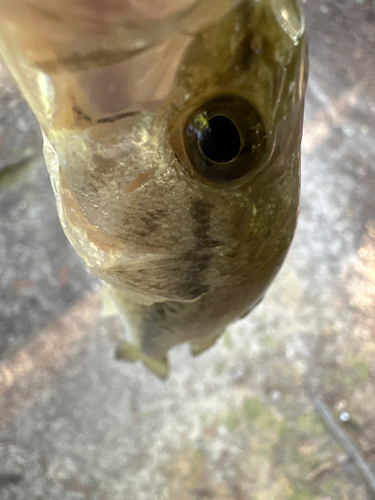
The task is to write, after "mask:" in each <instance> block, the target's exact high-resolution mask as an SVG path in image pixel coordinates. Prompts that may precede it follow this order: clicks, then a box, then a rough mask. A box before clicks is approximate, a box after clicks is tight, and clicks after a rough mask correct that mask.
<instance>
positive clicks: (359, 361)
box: [0, 0, 375, 500]
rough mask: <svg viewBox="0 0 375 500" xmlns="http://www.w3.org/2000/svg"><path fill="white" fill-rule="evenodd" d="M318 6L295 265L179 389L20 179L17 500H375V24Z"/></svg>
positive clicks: (15, 287) (8, 470)
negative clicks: (127, 358)
mask: <svg viewBox="0 0 375 500" xmlns="http://www.w3.org/2000/svg"><path fill="white" fill-rule="evenodd" d="M305 7H306V15H307V25H308V31H309V37H310V65H311V72H310V74H311V78H310V87H309V92H308V96H307V105H306V120H305V136H304V143H303V175H302V202H301V216H300V222H299V226H298V231H297V234H296V238H295V240H294V243H293V246H292V249H291V251H290V253H289V256H288V258H287V261H286V263H285V265H284V267H283V269H282V271H281V273H280V274H279V276H278V277H277V279H276V281H275V283H274V284H273V286H272V287H271V289H270V291H269V293H268V294H267V297H266V299H265V300H264V301H263V303H262V304H261V305H260V306H259V307H258V308H257V309H256V311H255V312H254V313H253V314H252V315H251V316H249V317H248V318H246V319H244V320H242V321H239V322H237V323H236V324H235V325H233V326H232V327H231V328H230V329H229V330H228V332H227V333H226V334H225V335H224V336H223V337H222V338H221V340H220V341H219V342H218V343H217V345H215V346H214V347H213V348H212V349H210V350H209V351H207V352H206V353H204V354H203V355H201V356H199V357H196V358H193V357H192V356H191V355H190V353H189V352H188V349H187V348H186V346H181V347H179V348H177V349H175V350H174V351H173V352H172V353H171V364H172V371H171V375H170V376H169V378H168V379H167V381H165V382H162V381H160V380H158V379H157V378H155V377H154V376H153V375H152V374H150V373H149V372H147V371H146V369H145V368H144V367H143V366H142V365H141V364H134V365H131V364H123V363H119V362H117V361H116V360H115V359H114V349H115V346H116V344H117V342H118V341H119V340H120V339H121V337H122V330H121V328H122V327H121V323H120V320H119V318H117V317H104V316H103V315H102V314H101V305H102V302H103V299H102V295H101V293H100V290H99V289H98V282H97V280H96V279H95V278H94V277H92V276H91V275H89V274H88V273H87V272H86V271H85V270H84V268H83V266H82V264H81V262H80V261H79V259H78V257H77V256H76V255H75V253H74V251H73V249H72V248H71V247H70V246H69V244H68V243H67V242H66V240H65V239H64V235H63V233H62V231H61V229H60V227H59V225H58V221H57V216H56V213H55V209H54V200H53V195H52V192H51V189H50V186H49V184H48V177H47V173H46V171H45V170H44V168H43V162H42V160H41V159H37V160H35V161H34V162H33V163H31V164H30V163H29V164H27V165H25V166H21V167H18V169H16V170H14V169H13V170H12V169H7V171H6V172H5V173H4V174H2V176H1V178H0V183H1V185H0V217H1V218H0V238H1V251H0V271H1V292H0V293H1V295H0V328H1V334H0V351H1V358H2V362H1V364H0V499H1V500H47V499H48V500H55V499H56V500H57V499H58V500H81V499H82V500H99V499H100V500H107V499H109V500H150V499H157V500H175V499H178V500H180V499H181V500H205V499H219V500H260V499H267V500H273V499H275V500H276V499H277V500H284V499H285V500H297V499H298V500H310V499H311V500H312V499H314V500H344V499H345V500H346V499H348V500H349V499H356V500H357V499H358V500H362V499H363V500H365V499H366V500H367V499H368V500H373V499H374V498H375V493H374V492H373V491H371V484H370V482H369V480H368V478H367V479H366V478H365V476H364V474H363V470H361V468H360V467H358V464H359V463H360V461H359V460H358V456H360V457H361V458H362V459H363V461H364V462H365V463H366V464H367V466H368V467H369V470H370V472H371V473H373V472H372V467H373V465H374V466H375V419H374V415H375V361H374V360H375V356H374V354H375V341H374V340H375V312H374V304H375V194H374V188H375V141H374V136H375V119H374V113H375V85H374V81H375V57H374V53H375V50H374V49H375V15H374V9H373V4H372V2H358V3H356V2H354V0H332V1H327V0H319V1H318V0H308V1H307V2H306V3H305ZM319 401H323V403H324V405H325V407H323V410H325V409H327V410H328V411H329V414H330V415H331V417H332V418H333V421H334V422H335V425H336V426H337V429H339V430H340V431H342V432H343V433H344V436H345V439H346V440H347V442H350V443H351V444H352V446H353V448H354V450H355V451H354V452H352V451H350V449H349V448H350V447H349V448H348V447H347V446H345V442H344V443H343V442H340V438H339V437H338V436H339V435H340V434H337V433H334V432H332V429H331V428H330V426H329V425H328V423H327V421H324V418H322V417H324V411H323V410H322V406H319V404H318V403H317V402H319ZM348 450H349V451H348ZM356 453H357V454H359V455H356Z"/></svg>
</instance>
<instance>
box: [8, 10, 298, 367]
mask: <svg viewBox="0 0 375 500" xmlns="http://www.w3.org/2000/svg"><path fill="white" fill-rule="evenodd" d="M163 2H164V4H168V2H165V1H164V0H163ZM163 2H161V3H163ZM16 3H18V4H19V0H18V2H16ZM159 3H160V2H159ZM183 3H184V2H182V4H183ZM78 4H79V2H78V3H77V2H76V1H75V2H72V1H68V2H67V4H66V6H65V4H64V6H63V7H62V5H63V4H62V3H61V2H57V1H56V2H53V3H51V6H52V7H51V8H53V6H59V8H60V10H59V13H58V15H54V16H53V15H51V13H49V14H48V15H45V12H46V9H47V7H43V9H37V10H35V9H34V15H38V16H44V17H43V21H45V25H44V29H43V30H40V31H39V30H33V31H30V30H29V31H27V30H25V34H26V35H27V36H28V37H29V38H30V36H31V37H32V36H34V37H35V40H36V42H35V43H34V44H33V43H31V42H30V40H29V39H27V40H26V39H25V38H24V37H23V38H22V40H23V44H24V45H23V48H22V44H21V45H20V44H19V47H21V48H20V51H19V52H18V53H17V57H14V58H12V57H11V55H12V54H11V52H9V51H8V52H9V54H10V56H7V50H8V48H9V47H10V46H11V45H12V44H11V43H8V44H5V45H2V46H1V47H0V48H1V50H2V53H3V57H4V58H5V59H6V61H7V63H8V65H9V66H10V67H11V69H12V71H13V75H14V76H15V78H16V80H17V81H18V83H19V85H20V87H21V90H22V91H23V92H24V94H25V95H26V96H27V97H28V99H29V102H30V104H31V106H32V107H33V109H34V111H35V113H36V115H37V117H38V120H39V122H40V124H41V126H42V129H43V132H44V137H45V146H44V152H45V157H46V160H47V166H48V168H49V172H50V175H51V180H52V184H53V188H54V191H55V195H56V200H57V207H58V211H59V216H60V220H61V222H62V226H63V228H64V230H65V232H66V234H67V236H68V238H69V239H70V241H71V242H72V244H73V246H74V247H75V249H76V250H77V251H78V253H79V254H80V255H81V257H82V258H83V259H84V261H85V263H86V265H87V267H88V268H89V269H91V270H92V271H93V272H94V273H95V274H97V275H98V276H99V277H101V278H102V279H104V280H105V281H106V282H107V283H109V284H110V285H111V286H112V287H113V290H114V291H115V294H116V297H117V301H118V303H119V304H120V306H121V309H122V310H123V312H124V314H125V316H126V317H127V321H128V324H129V329H130V330H132V331H133V332H138V334H137V335H138V337H139V339H138V340H139V342H138V344H139V345H140V349H141V351H142V352H144V353H147V355H149V356H150V357H152V358H153V359H159V360H163V359H164V358H165V353H166V351H167V350H168V349H169V348H170V347H171V346H172V345H175V344H177V343H179V342H182V341H184V340H192V339H197V338H199V337H200V336H201V337H204V336H205V337H207V338H209V339H215V338H216V337H217V335H218V333H220V332H221V331H222V329H223V328H224V327H225V326H226V325H227V324H228V323H229V322H231V321H233V320H234V319H236V318H238V317H240V316H242V315H243V314H245V313H246V312H247V311H249V310H251V309H252V308H253V307H254V306H255V305H256V304H257V303H258V302H259V300H260V299H261V297H262V296H263V294H264V292H265V290H266V289H267V287H268V286H269V284H270V283H271V281H272V279H273V278H274V276H275V275H276V273H277V271H278V270H279V268H280V266H281V264H282V262H283V260H284V258H285V255H286V253H287V250H288V248H289V246H290V244H291V241H292V238H293V234H294V231H295V227H296V222H297V214H298V206H299V187H300V145H301V134H302V118H303V103H304V92H305V86H306V79H307V69H306V67H307V64H306V61H307V57H306V43H305V37H304V20H303V15H302V13H301V10H300V8H299V5H298V2H297V0H246V1H237V2H235V1H229V0H221V1H218V0H205V1H202V2H185V4H184V5H185V7H184V9H183V10H182V11H181V12H178V13H177V14H176V12H173V13H172V14H171V13H170V14H168V15H169V17H167V18H165V19H163V18H159V17H158V15H157V12H155V13H154V14H155V16H154V18H153V19H152V20H150V19H149V18H147V19H146V20H145V19H143V20H142V22H138V21H137V20H134V19H132V21H131V22H130V21H129V19H130V18H129V15H128V14H129V13H127V12H125V10H126V9H127V8H129V5H130V4H129V5H128V3H127V2H124V3H123V4H120V3H116V5H115V4H113V5H112V3H111V5H112V6H113V7H116V9H115V10H116V12H115V11H111V10H110V9H106V8H104V7H105V5H104V3H103V2H100V1H98V2H95V3H93V4H92V5H91V4H90V6H89V7H88V8H90V9H97V10H98V8H99V7H100V8H102V7H103V9H104V10H103V13H102V12H101V10H100V9H99V10H100V12H99V11H98V12H95V16H96V17H95V16H94V17H92V18H90V19H89V18H87V16H86V11H85V10H80V9H78V8H77V5H78ZM187 4H189V5H187ZM85 5H86V4H85ZM151 5H152V3H150V5H149V8H151ZM155 5H156V4H155ZM87 6H88V4H87V5H86V7H87ZM86 7H85V8H86ZM72 9H73V10H72ZM74 9H76V10H74ZM118 9H120V11H121V9H125V10H124V12H118ZM172 10H173V9H172ZM20 12H23V10H22V9H21V10H20ZM82 12H83V13H84V15H85V19H84V20H83V21H82V22H80V17H79V16H80V15H81V14H82ZM90 15H91V14H90ZM64 16H66V20H65V21H66V22H65V25H66V26H67V27H68V28H69V29H68V30H67V31H62V32H61V31H60V32H59V33H57V31H58V30H56V29H55V26H56V23H58V21H59V19H62V18H64ZM108 16H109V17H108ZM5 17H6V16H3V20H2V21H1V20H0V28H1V29H3V34H2V36H3V38H4V39H5V38H6V37H5V34H4V33H5V31H4V30H5V28H3V27H4V26H6V25H5V24H4V22H5V21H4V19H5ZM25 19H26V18H25ZM38 19H39V18H38ZM26 21H27V22H28V20H27V19H26ZM26 21H25V22H26ZM2 23H3V24H2ZM48 23H50V24H48ZM137 23H138V24H137ZM11 25H12V26H13V25H14V23H13V24H12V23H11ZM21 31H22V30H21ZM13 33H14V30H13V28H12V29H9V33H8V35H9V37H11V35H12V34H13ZM30 33H31V34H30ZM40 33H42V34H43V37H44V38H45V37H46V36H47V37H49V38H48V39H50V40H51V43H49V44H47V48H48V50H46V51H40V50H37V49H38V47H41V46H43V43H42V42H43V40H39V38H38V37H39V35H40ZM23 35H24V33H22V36H23ZM26 35H25V36H26ZM9 39H10V38H9ZM35 40H34V41H35ZM27 47H29V50H28V51H27V50H26V49H27ZM34 49H35V50H34ZM42 56H43V57H42ZM27 57H29V59H30V58H31V59H32V58H33V57H34V59H32V60H31V59H30V60H29V61H28V62H26V63H25V60H26V59H27ZM22 58H23V59H22ZM18 61H21V62H20V63H18ZM25 75H26V76H27V78H25ZM205 345H206V344H205ZM201 347H202V346H198V345H197V346H196V351H199V350H200V349H201Z"/></svg>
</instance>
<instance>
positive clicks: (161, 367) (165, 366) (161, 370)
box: [116, 340, 169, 379]
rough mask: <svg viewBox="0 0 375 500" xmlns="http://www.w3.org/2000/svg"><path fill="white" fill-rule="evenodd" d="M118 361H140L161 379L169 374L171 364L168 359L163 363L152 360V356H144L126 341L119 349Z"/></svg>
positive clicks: (162, 361)
mask: <svg viewBox="0 0 375 500" xmlns="http://www.w3.org/2000/svg"><path fill="white" fill-rule="evenodd" d="M116 359H120V360H122V361H128V362H130V363H134V361H137V360H138V359H140V360H141V361H142V362H143V364H144V365H145V366H146V368H148V369H149V370H150V371H151V372H153V373H154V374H155V375H157V376H158V377H159V378H161V379H165V378H166V377H167V376H168V373H169V363H168V360H167V358H165V359H163V360H161V361H158V360H156V359H152V358H150V356H147V355H146V354H143V353H142V352H141V351H140V350H139V349H138V348H137V347H135V346H134V345H133V344H131V343H130V342H127V341H126V340H124V342H121V344H120V345H119V346H118V347H117V350H116Z"/></svg>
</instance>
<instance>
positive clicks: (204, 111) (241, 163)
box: [183, 94, 267, 183]
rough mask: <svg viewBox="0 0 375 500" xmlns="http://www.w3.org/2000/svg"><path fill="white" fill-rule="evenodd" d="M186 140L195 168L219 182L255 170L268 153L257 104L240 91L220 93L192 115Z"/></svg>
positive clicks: (187, 152)
mask: <svg viewBox="0 0 375 500" xmlns="http://www.w3.org/2000/svg"><path fill="white" fill-rule="evenodd" d="M183 142H184V149H185V153H186V155H187V157H188V159H189V162H190V164H191V166H192V167H193V169H194V170H195V171H197V172H198V173H199V174H201V175H202V176H203V177H204V178H206V179H208V180H210V181H214V182H217V183H226V182H231V181H234V180H237V179H240V178H242V177H244V176H245V175H247V174H248V173H249V172H250V171H251V172H253V173H254V174H255V173H256V172H257V171H259V169H260V168H261V167H262V165H263V162H264V159H265V155H266V153H267V133H266V130H265V126H264V123H263V121H262V119H261V116H260V114H259V112H258V111H257V109H256V108H255V106H253V105H252V104H251V103H250V102H249V101H248V100H247V99H245V98H243V97H241V96H238V95H234V94H233V95H232V94H228V95H223V96H220V97H216V98H214V99H211V100H210V101H208V102H206V103H205V104H204V105H203V106H200V107H199V108H198V109H197V110H196V111H195V112H194V113H193V114H192V115H190V117H189V118H188V120H187V122H186V125H185V129H184V133H183Z"/></svg>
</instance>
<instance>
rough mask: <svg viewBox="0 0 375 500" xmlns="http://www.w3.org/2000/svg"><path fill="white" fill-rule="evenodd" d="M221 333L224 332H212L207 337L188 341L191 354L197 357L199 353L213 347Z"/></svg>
mask: <svg viewBox="0 0 375 500" xmlns="http://www.w3.org/2000/svg"><path fill="white" fill-rule="evenodd" d="M223 331H224V330H220V331H219V332H214V333H213V334H212V335H209V336H208V337H203V338H199V339H193V340H190V349H191V353H192V354H193V355H194V356H197V355H198V354H200V353H201V352H203V351H205V350H206V349H208V348H209V347H211V346H212V345H214V343H215V342H216V341H217V339H218V338H219V337H220V335H221V334H222V333H223Z"/></svg>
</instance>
